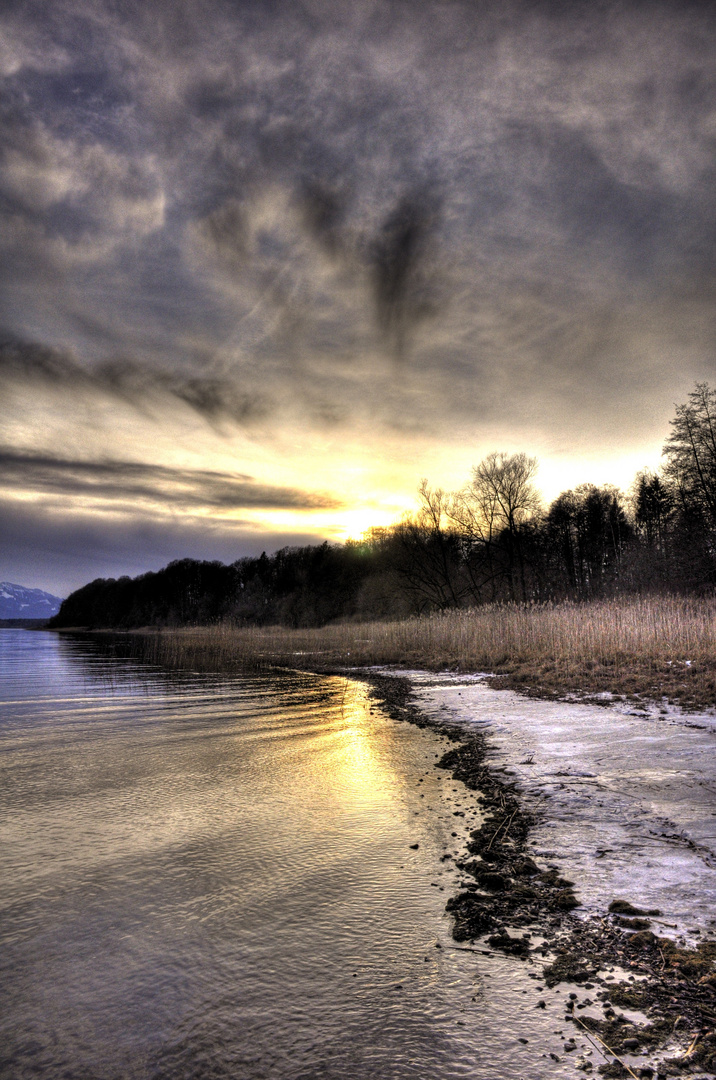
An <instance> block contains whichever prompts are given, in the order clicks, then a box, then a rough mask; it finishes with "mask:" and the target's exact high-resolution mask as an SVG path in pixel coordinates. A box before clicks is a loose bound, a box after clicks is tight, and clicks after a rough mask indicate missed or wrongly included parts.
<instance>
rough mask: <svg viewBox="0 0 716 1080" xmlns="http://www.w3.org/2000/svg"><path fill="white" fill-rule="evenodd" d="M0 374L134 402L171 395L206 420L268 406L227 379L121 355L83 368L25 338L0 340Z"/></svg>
mask: <svg viewBox="0 0 716 1080" xmlns="http://www.w3.org/2000/svg"><path fill="white" fill-rule="evenodd" d="M3 379H15V380H18V379H19V380H35V381H41V382H44V383H49V384H51V385H52V384H54V385H56V386H58V387H60V388H64V389H73V388H74V389H84V390H89V391H95V392H100V393H102V394H109V395H111V396H113V397H117V398H120V399H121V400H123V401H126V402H128V403H130V404H133V405H137V406H139V407H145V406H146V405H147V404H149V402H150V400H151V398H152V397H154V398H155V399H156V398H157V397H160V398H161V397H162V396H164V397H174V398H177V399H179V400H180V401H182V402H184V403H185V404H186V405H189V406H190V407H191V408H192V409H194V411H195V412H197V413H199V414H200V415H202V416H204V417H205V418H206V419H207V420H210V421H216V420H221V419H225V418H229V419H231V420H235V421H237V422H246V421H248V420H252V419H256V418H258V417H262V416H264V415H265V414H266V412H267V411H268V405H267V401H266V400H265V399H262V398H261V397H260V395H259V394H258V393H254V394H247V393H242V392H241V391H240V389H239V387H238V386H237V385H236V384H235V382H232V381H231V380H228V379H222V378H218V377H216V376H211V375H201V374H199V375H186V374H183V373H181V372H179V371H165V370H161V369H157V368H147V367H145V366H141V365H139V364H138V363H137V362H136V361H134V360H125V359H112V360H103V361H100V362H98V363H96V364H94V366H92V367H87V366H84V365H82V364H80V363H79V362H78V360H77V359H76V358H75V357H74V356H73V355H72V354H71V353H70V352H68V351H61V350H59V349H53V348H50V347H49V346H46V345H38V344H36V343H33V342H26V341H13V340H10V341H7V340H6V341H4V342H3V341H1V340H0V381H2V380H3Z"/></svg>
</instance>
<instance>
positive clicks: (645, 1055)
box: [343, 670, 716, 1078]
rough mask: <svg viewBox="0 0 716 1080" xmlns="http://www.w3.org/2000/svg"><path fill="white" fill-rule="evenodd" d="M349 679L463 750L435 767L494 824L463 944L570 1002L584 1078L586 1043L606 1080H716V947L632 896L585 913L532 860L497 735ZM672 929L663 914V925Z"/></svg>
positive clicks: (469, 888) (527, 821)
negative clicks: (472, 795)
mask: <svg viewBox="0 0 716 1080" xmlns="http://www.w3.org/2000/svg"><path fill="white" fill-rule="evenodd" d="M343 674H346V675H349V676H350V677H354V678H357V679H360V680H361V681H366V682H368V683H369V684H370V686H371V690H372V693H373V694H374V696H375V697H376V699H377V700H378V701H380V703H381V705H382V706H383V707H384V708H385V709H386V710H387V711H388V713H389V715H391V716H392V717H393V718H394V719H396V720H401V721H407V722H410V723H413V724H417V725H418V726H420V727H427V728H431V729H433V730H435V731H436V732H437V733H439V734H441V735H444V736H447V737H448V738H449V739H450V740H451V741H452V742H453V743H454V744H455V745H454V747H453V748H452V749H450V750H449V751H448V752H447V753H446V754H445V755H443V757H442V758H441V759H440V760H439V761H438V762H437V763H436V767H438V768H444V769H449V770H450V771H451V773H452V776H453V778H454V779H456V780H459V781H461V782H462V783H463V784H464V785H465V786H466V787H467V788H468V789H469V790H471V791H475V792H477V793H478V794H479V796H480V799H481V805H482V809H483V812H484V814H485V820H484V822H483V824H482V825H481V827H480V828H479V829H477V830H473V831H472V832H471V834H470V841H469V843H468V844H467V845H466V850H465V853H464V857H462V858H461V859H460V861H459V862H458V861H456V863H455V865H456V867H457V868H458V869H459V870H460V872H461V874H462V877H463V879H464V880H463V881H462V882H461V889H460V891H458V892H457V893H456V894H455V895H454V896H452V897H451V898H450V899H449V900H448V903H447V907H446V910H447V911H448V912H449V913H450V914H451V916H452V919H453V928H452V934H453V938H454V940H455V941H456V942H458V943H466V944H468V945H472V946H477V948H478V949H484V947H485V946H486V947H487V948H488V949H489V950H490V951H499V952H500V953H502V954H505V955H507V956H510V957H514V958H515V960H516V962H520V961H521V962H526V963H528V964H530V965H531V966H532V965H536V966H539V968H540V969H541V978H542V980H543V981H544V994H545V995H548V994H549V993H550V992H552V993H555V992H559V993H561V994H562V996H563V998H564V999H565V1001H566V1005H565V1008H564V1013H563V1016H562V1021H563V1022H564V1023H565V1024H567V1025H569V1026H570V1028H571V1030H572V1032H573V1035H572V1038H571V1039H568V1040H567V1041H566V1042H565V1053H566V1054H570V1053H573V1054H574V1058H573V1059H572V1060H573V1061H574V1064H575V1067H576V1068H577V1069H578V1070H579V1071H582V1072H584V1073H585V1074H587V1073H589V1072H591V1071H592V1069H594V1068H595V1067H596V1061H595V1062H593V1061H592V1060H591V1058H590V1057H588V1056H584V1055H580V1054H579V1053H578V1052H577V1051H578V1050H579V1046H578V1045H577V1044H578V1043H581V1044H582V1045H590V1046H591V1047H592V1051H593V1054H594V1055H597V1057H601V1058H602V1061H603V1064H602V1065H601V1066H598V1069H597V1071H598V1072H599V1074H600V1075H602V1076H605V1077H617V1078H619V1077H630V1076H632V1077H634V1076H636V1077H639V1076H643V1077H663V1076H669V1075H671V1076H674V1075H697V1076H698V1075H701V1076H709V1075H710V1076H713V1075H714V1073H715V1072H716V1033H715V1032H714V1026H715V1024H716V968H715V967H714V960H715V959H716V937H713V936H711V937H710V938H709V939H707V940H702V941H700V942H699V944H698V945H696V947H693V945H691V944H687V943H686V942H685V941H674V940H673V938H671V937H669V936H666V935H664V934H663V933H659V930H660V928H661V927H660V924H659V923H658V922H657V923H656V924H655V923H654V921H653V920H654V919H655V918H656V919H659V918H660V917H662V912H661V911H658V913H657V911H656V909H653V908H644V907H642V906H641V905H640V904H639V902H638V901H639V897H638V896H634V895H632V896H630V897H627V896H615V897H614V898H613V901H612V902H611V903H610V904H609V905H607V906H606V907H605V909H604V910H603V911H601V912H598V913H592V914H591V915H587V916H586V917H585V916H584V914H580V908H581V902H580V900H579V895H578V889H577V892H575V885H574V883H573V882H572V881H571V880H570V878H569V877H568V876H567V877H563V876H562V874H563V873H564V874H567V875H569V873H570V870H569V866H566V867H564V866H557V865H555V864H554V863H551V864H547V865H542V866H540V865H539V863H538V862H536V861H535V859H534V858H533V857H532V854H531V852H530V850H529V848H528V844H527V841H528V838H529V835H530V831H531V830H532V829H533V827H534V825H535V817H534V814H533V812H531V811H530V810H529V809H528V808H527V807H526V806H525V800H524V798H523V797H522V793H521V792H520V789H519V784H518V782H517V781H516V780H515V779H513V778H512V777H510V776H509V775H508V774H507V773H506V772H505V769H504V764H503V763H502V762H501V761H500V759H499V753H498V754H497V755H496V754H495V750H494V746H492V745H491V739H490V733H489V730H488V731H487V732H486V731H485V730H480V731H475V730H469V729H467V728H466V727H465V726H461V725H459V724H456V723H454V722H453V723H440V722H439V721H436V720H434V719H431V718H430V717H429V716H428V715H426V713H425V711H424V709H422V708H421V705H420V703H419V702H418V701H417V698H416V691H415V687H414V685H413V684H412V683H411V679H410V676H409V675H399V674H396V673H392V672H391V673H379V672H376V671H370V672H360V671H357V670H353V671H350V672H347V671H345V670H344V672H343ZM496 757H497V760H496ZM539 862H544V860H543V859H540V860H539ZM667 918H668V912H666V911H665V912H664V913H663V917H662V924H661V925H662V926H663V924H664V921H665V919H667ZM654 927H655V928H656V933H655V932H654ZM610 970H611V971H616V972H617V973H618V975H617V976H616V977H615V976H614V975H611V974H609V972H610ZM533 977H535V978H539V976H538V975H536V974H533ZM565 991H566V992H565ZM568 994H569V996H567V995H568ZM541 1001H542V1007H545V1008H546V1007H547V1005H546V1003H545V1002H544V997H543V998H542V999H541ZM537 1007H540V1006H539V1004H538V1006H537ZM630 1014H631V1015H630Z"/></svg>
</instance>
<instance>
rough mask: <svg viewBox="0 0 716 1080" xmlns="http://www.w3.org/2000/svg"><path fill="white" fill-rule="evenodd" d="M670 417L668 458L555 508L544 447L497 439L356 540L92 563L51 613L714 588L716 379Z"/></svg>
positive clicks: (469, 602)
mask: <svg viewBox="0 0 716 1080" xmlns="http://www.w3.org/2000/svg"><path fill="white" fill-rule="evenodd" d="M671 428H672V430H671V434H670V436H669V438H668V439H667V441H666V444H665V447H664V467H663V469H662V470H661V471H660V472H659V473H652V472H649V471H644V472H642V473H640V474H638V475H637V477H636V479H635V481H634V484H633V485H632V489H631V491H630V492H629V493H628V494H627V495H624V494H622V493H621V492H620V491H619V490H617V489H616V488H614V487H611V486H608V485H607V486H603V487H597V486H595V485H593V484H582V485H580V486H579V487H577V488H575V489H573V490H570V491H565V492H563V493H562V494H561V495H559V497H558V498H557V499H555V500H554V502H553V503H552V504H551V506H549V507H547V508H545V507H544V506H543V505H542V502H541V499H540V496H539V493H538V491H537V489H536V487H535V485H534V477H535V474H536V471H537V461H536V459H534V458H530V457H528V456H527V455H525V454H512V455H507V454H497V453H494V454H490V455H488V457H486V458H485V459H484V460H483V461H482V462H480V463H479V464H478V465H476V466H475V467H474V468H473V470H472V475H471V478H470V481H469V483H468V484H467V485H466V486H465V487H464V488H463V489H462V490H460V491H457V492H444V491H442V490H440V489H432V488H430V487H429V485H428V483H427V482H426V481H423V483H422V485H421V487H420V489H419V492H418V495H419V505H418V509H417V511H416V512H415V513H414V514H412V515H409V516H407V517H405V518H404V519H403V520H402V521H400V522H398V523H397V524H396V525H394V526H392V527H390V528H386V529H374V530H372V531H371V532H370V533H368V534H367V535H366V536H365V537H364V538H363V539H362V540H361V541H349V542H348V543H346V544H344V545H341V546H339V545H330V544H328V543H324V544H321V545H317V546H311V547H300V548H284V549H283V550H281V551H278V552H276V553H275V554H273V555H270V556H269V555H266V554H263V555H261V557H260V558H246V559H239V560H238V561H237V562H235V563H233V564H232V565H230V566H225V565H223V564H221V563H218V562H197V561H195V560H192V559H184V560H181V561H178V562H173V563H170V565H169V566H167V567H165V568H164V569H163V570H160V571H159V572H157V573H149V574H143V575H142V576H141V577H138V578H134V579H130V578H120V579H119V580H118V581H115V580H113V579H110V580H104V579H98V580H97V581H93V582H91V583H90V584H89V585H85V586H84V587H83V588H82V589H79V590H77V591H76V592H74V593H73V594H72V595H71V596H70V597H68V599H67V600H65V601H64V603H63V605H62V608H61V610H60V613H59V615H58V616H56V618H55V619H54V620H53V621H52V625H54V626H95V627H96V626H113V627H134V626H143V625H167V626H176V625H187V624H208V623H213V622H217V621H222V620H230V621H233V622H235V623H237V624H240V625H271V624H277V623H279V624H283V625H287V626H296V627H298V626H320V625H324V624H326V623H328V622H331V621H334V620H337V619H366V618H376V617H378V618H380V617H389V616H390V617H395V616H398V617H400V616H403V615H408V614H412V613H416V612H425V611H435V610H444V609H448V608H459V607H469V606H474V605H479V604H483V603H494V602H500V601H504V602H509V601H517V602H523V603H524V602H545V601H556V600H564V599H574V600H589V599H597V598H605V597H610V596H615V595H623V594H627V593H647V592H658V591H667V590H668V591H670V592H684V593H687V592H688V593H694V592H695V593H707V592H709V593H710V592H713V589H714V584H715V583H716V391H715V390H711V389H710V388H709V387H708V386H707V385H706V384H698V385H697V386H696V388H695V389H694V391H693V392H692V393H691V394H690V396H689V400H688V401H687V402H686V404H684V405H681V406H679V407H678V408H677V411H676V416H675V418H674V420H673V421H672V424H671Z"/></svg>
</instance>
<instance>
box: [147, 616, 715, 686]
mask: <svg viewBox="0 0 716 1080" xmlns="http://www.w3.org/2000/svg"><path fill="white" fill-rule="evenodd" d="M145 648H146V649H147V656H148V658H151V659H154V660H156V661H157V662H160V663H163V664H166V665H169V666H172V667H182V668H187V667H188V668H193V669H198V670H215V671H216V670H232V669H239V668H246V667H247V666H257V665H264V664H274V665H282V666H289V667H301V668H308V669H312V670H325V669H327V668H334V667H336V666H346V665H347V666H356V667H363V666H369V665H374V664H393V665H400V666H404V667H421V668H427V669H429V670H440V669H445V668H452V669H455V670H459V671H490V672H494V673H497V674H499V675H500V676H501V682H502V685H509V686H512V687H517V688H521V689H527V690H528V691H529V692H532V693H538V694H546V695H549V696H553V695H559V694H561V693H564V692H565V691H573V690H580V691H583V692H586V693H594V692H597V691H600V692H601V691H605V690H606V691H611V692H612V693H617V694H619V693H624V694H645V695H647V696H650V697H656V698H659V697H662V696H666V697H668V698H670V699H671V700H679V701H681V702H682V704H686V705H690V706H692V707H703V706H704V705H709V704H715V703H716V600H712V599H690V598H680V597H650V598H636V599H625V600H609V601H595V602H591V603H587V604H571V603H564V604H547V605H535V606H519V605H500V606H488V607H482V608H474V609H470V610H464V611H449V612H445V613H441V614H433V615H428V616H423V617H420V618H413V619H406V620H402V621H394V622H370V623H344V624H340V625H332V626H326V627H322V628H320V629H304V630H301V629H298V630H292V629H288V628H285V627H268V628H256V627H250V628H242V627H234V626H230V625H220V626H212V627H196V628H189V629H180V630H162V631H158V632H156V633H154V634H151V635H149V636H147V637H146V638H145Z"/></svg>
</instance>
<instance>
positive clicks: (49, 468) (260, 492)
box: [0, 448, 344, 513]
mask: <svg viewBox="0 0 716 1080" xmlns="http://www.w3.org/2000/svg"><path fill="white" fill-rule="evenodd" d="M0 484H1V485H2V486H3V487H4V488H5V490H6V491H8V493H9V492H10V491H13V490H14V491H22V492H25V493H28V492H32V493H35V494H48V495H54V496H62V497H69V498H78V499H80V500H88V499H92V500H95V501H102V500H109V501H110V502H117V501H120V500H124V501H125V502H126V503H127V504H131V503H132V502H133V501H134V504H135V506H136V504H137V502H139V503H150V504H155V505H160V506H161V505H170V506H171V507H172V508H174V509H175V510H186V511H188V512H190V513H191V512H196V511H199V510H205V511H206V510H214V511H227V510H242V509H243V510H247V509H257V508H258V509H264V510H267V509H284V510H337V509H339V508H340V507H342V506H343V505H344V504H343V502H342V501H341V500H339V499H336V498H335V497H333V496H330V495H324V494H316V493H312V492H308V491H300V490H298V489H295V488H285V487H273V486H271V485H267V484H260V483H257V482H256V481H255V480H254V479H252V477H250V476H244V475H241V474H229V473H219V472H215V471H212V470H209V469H172V468H167V467H164V466H160V465H147V464H143V463H140V462H136V461H82V460H69V459H67V458H59V457H50V456H47V455H40V454H27V453H18V452H16V451H14V450H12V449H9V448H0Z"/></svg>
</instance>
